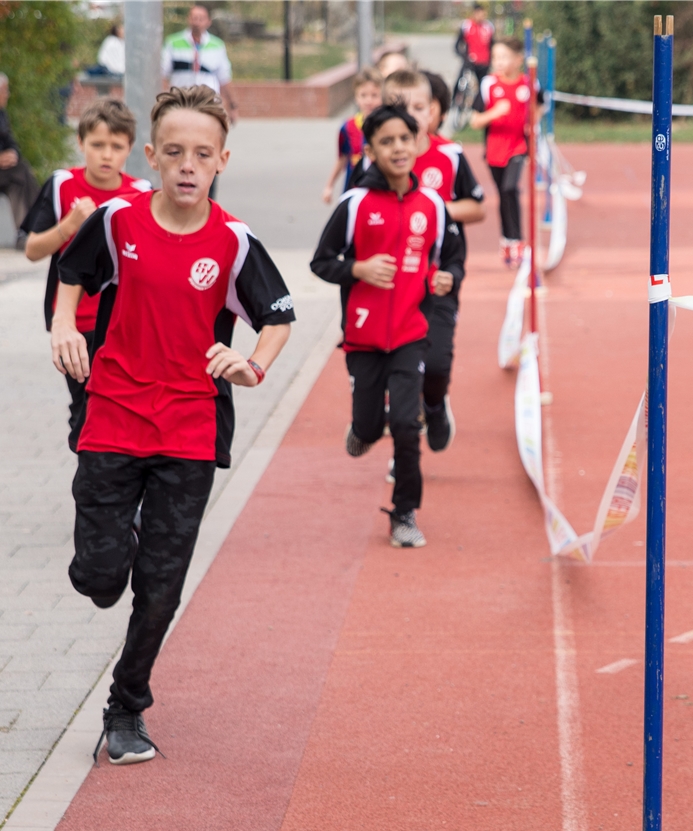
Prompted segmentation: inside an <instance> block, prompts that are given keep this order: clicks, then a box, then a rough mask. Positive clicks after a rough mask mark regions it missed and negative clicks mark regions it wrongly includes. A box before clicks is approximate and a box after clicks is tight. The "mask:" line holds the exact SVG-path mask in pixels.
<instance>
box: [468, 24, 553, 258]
mask: <svg viewBox="0 0 693 831" xmlns="http://www.w3.org/2000/svg"><path fill="white" fill-rule="evenodd" d="M492 60H493V74H492V75H487V76H486V77H485V78H484V79H483V80H482V82H481V86H480V89H479V94H478V96H477V98H476V101H475V102H474V109H475V110H476V112H475V113H474V115H473V116H472V120H471V122H470V124H471V126H472V127H473V128H474V129H476V130H483V129H485V130H486V162H487V164H488V166H489V168H490V170H491V175H492V176H493V181H494V182H495V183H496V187H497V188H498V194H499V196H500V218H501V231H502V236H501V243H500V246H501V256H502V257H503V259H504V261H505V263H506V264H507V265H509V266H518V265H519V264H520V262H521V261H522V251H523V248H524V245H523V243H522V225H521V222H520V194H519V186H520V177H521V176H522V168H523V165H524V161H525V156H526V155H527V129H528V123H529V98H530V86H529V78H528V77H527V76H526V75H524V74H523V73H522V64H523V60H524V46H523V44H522V41H520V40H518V38H502V39H501V40H499V41H498V42H497V43H495V44H494V45H493V51H492ZM538 97H539V99H540V100H541V96H540V95H539V96H538Z"/></svg>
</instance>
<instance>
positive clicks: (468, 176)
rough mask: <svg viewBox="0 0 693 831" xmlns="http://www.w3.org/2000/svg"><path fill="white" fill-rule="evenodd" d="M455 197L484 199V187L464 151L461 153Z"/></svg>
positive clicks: (479, 200)
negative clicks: (477, 178)
mask: <svg viewBox="0 0 693 831" xmlns="http://www.w3.org/2000/svg"><path fill="white" fill-rule="evenodd" d="M455 198H456V199H474V200H476V201H477V202H483V201H484V189H483V188H482V187H481V185H480V184H479V183H478V182H477V180H476V176H475V175H474V171H473V170H472V168H471V167H470V166H469V162H468V161H467V158H466V156H465V155H464V153H460V157H459V165H458V168H457V176H456V177H455Z"/></svg>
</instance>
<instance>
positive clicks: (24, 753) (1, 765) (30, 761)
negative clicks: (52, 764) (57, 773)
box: [0, 750, 46, 776]
mask: <svg viewBox="0 0 693 831" xmlns="http://www.w3.org/2000/svg"><path fill="white" fill-rule="evenodd" d="M45 758H46V753H45V751H43V750H0V774H2V773H23V772H25V771H32V773H31V775H32V776H33V773H34V772H36V771H37V770H38V768H39V766H40V765H41V764H42V763H43V761H44V759H45Z"/></svg>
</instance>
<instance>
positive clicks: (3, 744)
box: [0, 727, 64, 753]
mask: <svg viewBox="0 0 693 831" xmlns="http://www.w3.org/2000/svg"><path fill="white" fill-rule="evenodd" d="M63 729H64V728H56V727H53V728H50V727H45V728H43V729H38V728H37V729H32V730H10V731H9V733H1V732H0V753H3V752H6V751H10V750H43V749H45V748H46V747H48V748H51V747H53V745H54V744H55V743H56V742H57V741H58V739H59V738H60V735H61V733H62V732H63Z"/></svg>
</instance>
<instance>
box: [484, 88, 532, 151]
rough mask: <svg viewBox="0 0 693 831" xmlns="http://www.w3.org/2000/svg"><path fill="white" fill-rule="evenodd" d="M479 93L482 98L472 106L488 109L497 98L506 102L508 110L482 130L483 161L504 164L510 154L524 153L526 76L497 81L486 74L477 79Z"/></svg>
mask: <svg viewBox="0 0 693 831" xmlns="http://www.w3.org/2000/svg"><path fill="white" fill-rule="evenodd" d="M479 96H480V98H481V101H482V102H483V103H482V105H481V106H477V105H475V108H476V109H482V110H488V109H490V108H491V107H492V106H493V105H494V104H496V103H497V102H498V101H499V100H500V99H501V98H505V99H507V100H508V101H509V102H510V112H508V113H506V115H503V116H501V117H500V118H497V119H495V120H494V121H492V122H491V123H490V124H489V125H488V128H487V131H486V161H487V162H488V163H489V164H490V165H491V167H505V166H506V165H507V164H508V162H509V161H510V159H511V158H512V157H513V156H522V155H524V154H525V153H527V138H526V135H525V129H526V127H527V124H528V121H529V97H530V85H529V78H527V77H526V76H525V75H521V76H520V77H519V78H518V79H517V80H516V81H512V82H507V81H501V80H500V78H498V77H497V76H496V75H487V76H486V77H485V78H483V79H482V81H481V86H480V90H479Z"/></svg>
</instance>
